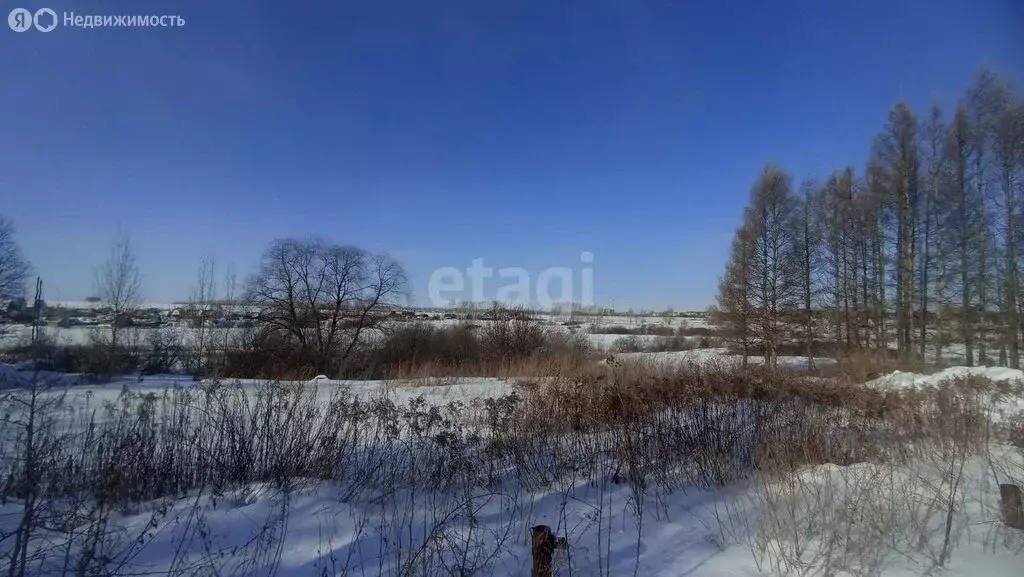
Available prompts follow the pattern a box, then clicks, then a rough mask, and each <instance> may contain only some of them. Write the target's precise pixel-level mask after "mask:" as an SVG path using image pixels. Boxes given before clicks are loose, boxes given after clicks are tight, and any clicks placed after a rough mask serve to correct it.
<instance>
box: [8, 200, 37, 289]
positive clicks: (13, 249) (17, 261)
mask: <svg viewBox="0 0 1024 577" xmlns="http://www.w3.org/2000/svg"><path fill="white" fill-rule="evenodd" d="M15 232H16V231H15V228H14V222H13V221H11V219H9V218H7V217H5V216H4V215H2V214H0V300H7V299H14V298H20V297H23V296H25V281H26V280H27V279H28V275H29V271H30V270H31V268H32V267H31V266H30V265H29V263H28V261H27V260H25V257H24V256H23V255H22V253H21V248H20V247H19V246H18V244H17V243H16V242H15V241H14V233H15Z"/></svg>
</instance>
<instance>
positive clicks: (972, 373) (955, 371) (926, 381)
mask: <svg viewBox="0 0 1024 577" xmlns="http://www.w3.org/2000/svg"><path fill="white" fill-rule="evenodd" d="M967 377H981V378H985V379H989V380H991V381H994V382H997V383H1004V382H1009V383H1024V371H1021V370H1019V369H1010V368H1007V367H950V368H948V369H944V370H941V371H939V372H937V373H933V374H930V375H926V374H920V373H907V372H903V371H894V372H892V373H890V374H888V375H884V376H881V377H878V378H877V379H874V380H872V381H868V382H867V383H866V384H867V386H869V387H872V388H875V389H914V388H922V387H934V386H936V385H938V384H939V383H942V382H943V381H948V380H951V379H956V378H967Z"/></svg>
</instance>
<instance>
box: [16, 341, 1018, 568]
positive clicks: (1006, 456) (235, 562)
mask: <svg viewBox="0 0 1024 577" xmlns="http://www.w3.org/2000/svg"><path fill="white" fill-rule="evenodd" d="M723 353H724V351H723V350H721V349H718V350H704V351H687V352H683V353H657V354H649V356H650V357H651V358H653V359H662V360H667V361H668V362H683V361H697V362H721V361H722V359H725V360H726V361H727V362H728V361H729V360H730V357H728V356H725V355H723ZM641 355H643V354H641ZM622 356H626V355H622ZM733 360H734V359H733ZM801 361H802V359H792V362H794V363H797V362H801ZM787 362H789V361H787ZM0 369H2V371H0V374H4V375H7V376H12V375H14V374H17V371H16V368H14V367H10V366H0ZM965 374H980V375H984V376H988V377H990V378H993V379H996V380H1014V381H1015V380H1019V379H1021V378H1022V376H1024V374H1022V373H1021V372H1020V371H1009V370H1007V369H967V368H964V367H958V368H954V369H948V370H947V371H943V372H942V373H939V374H937V375H931V376H924V375H911V374H907V373H894V374H892V375H887V376H886V377H882V378H881V379H877V380H876V381H872V382H870V383H868V384H869V386H876V387H889V388H892V387H903V386H926V385H928V384H933V383H936V382H938V381H940V380H941V379H943V378H948V377H951V376H957V375H961V376H962V375H965ZM239 384H240V385H241V386H242V387H244V388H249V389H255V388H257V387H259V386H261V383H260V382H258V381H240V382H239ZM197 385H198V383H196V382H195V381H193V380H191V379H189V378H185V377H178V376H171V375H157V376H152V377H145V378H144V379H143V380H142V381H139V380H138V379H137V378H134V377H123V378H120V379H117V380H114V381H111V382H109V383H106V384H102V385H96V386H83V387H75V388H73V389H71V391H70V392H71V396H70V397H69V398H68V402H69V403H70V404H71V405H77V406H79V407H80V408H81V409H83V410H86V409H89V408H96V407H100V406H101V405H102V403H104V402H107V401H113V400H115V399H116V398H117V395H118V394H119V393H120V392H121V391H122V390H123V389H124V388H126V387H127V388H129V389H133V390H143V391H147V392H160V391H164V390H169V389H174V388H181V387H185V388H190V387H196V386H197ZM307 386H309V387H315V388H316V391H317V394H318V395H323V396H325V397H327V396H330V395H331V394H332V393H333V392H335V391H337V390H339V389H344V390H346V391H348V392H350V393H352V394H354V395H356V396H358V397H361V398H365V399H370V398H375V397H380V396H381V395H388V396H390V397H391V398H393V399H394V400H395V401H396V402H397V403H399V404H404V403H407V402H408V401H409V400H411V399H413V398H415V397H418V396H422V397H423V398H424V399H425V400H426V401H427V402H428V403H430V404H444V403H447V402H449V401H454V400H460V401H464V402H469V401H472V400H474V399H480V398H487V397H497V396H501V395H505V394H507V393H508V392H510V391H511V384H510V383H508V382H505V381H500V380H497V379H460V380H459V381H458V383H457V384H454V385H445V386H438V385H430V384H427V385H423V384H422V383H420V382H401V383H398V382H385V381H331V380H316V381H315V382H310V383H307ZM1022 409H1024V407H1022ZM994 454H995V455H996V457H995V458H994V459H993V462H997V463H999V466H998V467H995V466H994V465H993V464H992V462H986V460H983V459H975V460H972V461H970V462H969V463H968V464H967V466H966V467H965V472H964V477H963V484H962V489H960V490H959V493H958V495H959V496H958V497H957V505H956V508H955V515H954V517H953V521H952V530H953V535H954V537H955V539H954V548H953V551H952V555H951V557H950V560H949V562H948V563H947V564H946V566H945V567H944V568H942V569H936V567H935V564H936V558H937V557H936V555H937V554H936V551H937V550H938V549H939V548H940V545H941V542H942V535H943V528H944V526H945V520H946V519H945V515H944V512H943V511H941V510H939V509H937V508H936V505H935V502H936V499H937V498H938V497H939V496H940V493H941V491H942V487H943V485H942V483H943V480H944V478H945V477H944V475H945V473H944V469H943V464H942V463H941V462H927V461H923V462H921V463H916V464H914V465H913V466H910V467H903V468H898V469H895V470H881V469H879V468H878V467H877V466H874V465H869V464H866V463H861V464H855V465H850V466H846V467H840V466H836V465H822V466H818V467H808V468H806V469H805V470H804V471H803V472H802V473H801V474H800V475H799V477H798V479H797V480H796V481H797V482H790V483H783V484H778V485H775V484H772V483H767V484H758V483H752V482H751V483H748V482H741V483H736V484H734V485H731V486H729V487H724V488H722V489H719V490H715V491H701V490H686V491H672V492H670V491H663V490H660V489H657V488H653V487H652V488H649V489H639V490H638V487H637V486H633V485H631V484H630V483H628V482H623V483H619V484H615V483H612V482H610V480H609V478H608V477H607V475H605V476H600V475H599V476H597V477H595V478H581V479H580V480H577V481H573V480H571V476H568V477H567V478H566V479H565V480H563V481H558V482H556V483H555V484H554V485H553V486H551V487H548V488H547V489H543V490H537V489H535V490H526V489H524V488H522V487H520V486H518V485H517V483H516V482H515V481H514V479H512V478H508V479H506V481H505V482H503V483H500V484H498V485H495V486H493V487H489V488H483V487H480V486H475V487H471V488H470V487H467V488H465V489H459V490H453V491H449V492H444V493H438V492H432V491H409V490H408V489H402V490H388V491H383V492H382V491H370V492H369V493H364V494H359V495H355V496H353V495H352V494H351V493H349V492H346V491H343V490H342V488H341V487H338V486H335V485H334V484H332V483H323V482H321V483H300V485H299V486H296V487H294V488H291V489H289V490H282V489H273V488H270V487H268V486H266V485H261V484H247V485H241V486H236V487H231V488H228V489H225V490H220V491H207V492H205V493H203V494H201V495H200V494H196V493H192V494H190V495H187V496H184V497H182V498H175V499H170V500H168V501H162V502H159V503H150V504H146V505H140V506H137V507H133V508H131V509H126V510H121V511H119V512H118V513H117V514H116V515H115V516H114V517H113V518H112V519H111V521H110V527H111V528H112V530H113V533H112V534H113V535H116V538H115V539H113V541H112V542H111V544H110V546H109V550H108V551H107V554H109V555H111V557H112V558H114V559H115V560H117V562H118V563H123V564H122V565H120V567H119V569H118V571H116V573H115V574H117V575H156V574H161V575H185V574H189V575H192V574H218V575H266V576H271V575H274V576H277V577H292V576H296V577H297V576H307V575H348V574H352V575H450V574H458V573H457V572H456V569H455V567H461V568H463V569H464V572H463V573H462V574H469V573H472V574H477V575H499V576H505V575H508V576H518V575H528V574H529V569H528V567H529V563H530V543H529V534H530V528H531V527H532V526H534V525H538V524H545V525H549V526H551V527H552V528H553V529H554V531H555V533H556V534H557V535H559V536H564V537H566V539H567V542H568V549H567V550H559V551H558V552H557V554H556V567H557V572H556V574H558V575H570V574H571V575H644V576H646V575H651V576H708V577H731V576H747V575H749V576H753V575H765V574H782V573H789V574H801V573H805V572H809V573H810V574H829V572H828V571H825V567H827V566H828V565H829V564H832V569H833V571H832V572H831V574H834V575H837V576H838V575H861V574H863V575H885V576H897V577H898V576H910V575H946V576H952V577H960V576H964V577H986V576H993V577H1003V576H1005V577H1009V576H1014V575H1020V566H1021V561H1022V559H1024V534H1022V533H1021V532H1019V531H1018V532H1013V531H1012V530H1008V529H1005V528H1002V526H1001V524H1000V523H999V522H998V489H997V483H996V479H995V478H994V477H993V471H995V470H996V469H997V468H998V471H999V475H1000V476H1001V478H1002V481H1003V482H1005V481H1008V480H1009V481H1015V482H1018V483H1021V482H1024V461H1022V460H1021V456H1020V454H1019V453H1017V452H1013V451H1010V450H1008V449H1006V448H1004V447H995V448H994ZM752 480H753V479H752ZM638 503H642V504H643V507H642V508H641V509H640V510H641V511H642V514H638V508H637V505H638ZM19 515H20V509H19V503H18V502H17V501H13V502H9V503H7V504H5V505H0V532H2V531H3V530H6V529H10V528H11V526H10V523H12V522H13V521H14V520H16V519H18V518H20V517H19ZM857 515H860V516H859V517H858V516H857ZM48 539H50V541H49V544H50V545H52V546H54V547H57V548H58V549H59V550H63V546H64V545H65V543H66V538H65V537H64V536H62V535H57V534H53V535H51V536H50V537H49V538H48ZM8 543H9V541H8ZM6 546H8V545H6V544H5V543H4V542H3V541H0V551H2V550H3V547H6ZM60 560H61V558H60V556H59V555H58V556H57V557H56V558H55V559H54V560H53V564H47V565H41V566H38V567H37V569H38V570H37V571H36V572H35V573H34V574H38V575H57V574H60V572H61V571H60V569H61V568H60V567H59V561H60ZM413 568H415V569H416V570H413ZM840 568H845V569H846V570H840ZM816 570H818V571H817V572H816Z"/></svg>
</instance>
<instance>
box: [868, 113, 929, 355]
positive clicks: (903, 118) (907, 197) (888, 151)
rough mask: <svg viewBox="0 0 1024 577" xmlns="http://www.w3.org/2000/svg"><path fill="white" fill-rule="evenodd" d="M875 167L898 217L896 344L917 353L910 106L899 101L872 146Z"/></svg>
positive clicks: (914, 155) (915, 190) (914, 126)
mask: <svg viewBox="0 0 1024 577" xmlns="http://www.w3.org/2000/svg"><path fill="white" fill-rule="evenodd" d="M872 167H873V169H874V178H875V182H876V184H877V186H878V192H879V193H880V194H882V196H883V198H884V199H885V201H886V202H885V204H886V206H888V207H889V209H890V211H891V212H892V214H893V217H894V220H895V223H894V224H895V228H896V230H895V247H894V248H895V261H896V262H895V264H896V271H895V272H896V308H895V312H896V346H897V350H898V351H899V354H900V356H901V357H909V356H913V355H914V354H916V351H915V350H914V347H913V336H914V334H913V319H914V314H913V313H914V301H915V299H914V262H915V259H914V251H915V242H914V241H915V238H916V235H915V230H914V228H915V224H916V214H917V202H918V156H917V119H916V118H915V117H914V113H913V112H911V110H910V107H909V106H907V105H906V104H905V103H902V102H900V103H898V104H897V105H896V106H895V107H894V108H893V109H892V111H890V112H889V120H888V122H887V123H886V126H885V128H884V129H883V130H882V132H881V133H880V134H879V135H878V137H877V138H876V139H875V143H874V146H873V148H872Z"/></svg>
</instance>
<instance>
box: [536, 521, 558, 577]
mask: <svg viewBox="0 0 1024 577" xmlns="http://www.w3.org/2000/svg"><path fill="white" fill-rule="evenodd" d="M554 552H555V536H554V535H552V534H551V527H548V526H547V525H537V526H536V527H534V528H533V572H532V573H530V575H531V577H551V555H552V554H553V553H554Z"/></svg>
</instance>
